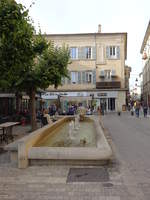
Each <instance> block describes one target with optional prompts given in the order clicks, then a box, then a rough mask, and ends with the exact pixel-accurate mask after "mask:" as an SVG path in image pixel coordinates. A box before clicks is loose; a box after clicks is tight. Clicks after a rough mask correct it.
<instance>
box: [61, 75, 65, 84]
mask: <svg viewBox="0 0 150 200" xmlns="http://www.w3.org/2000/svg"><path fill="white" fill-rule="evenodd" d="M61 84H62V85H64V84H65V77H63V78H62V79H61Z"/></svg>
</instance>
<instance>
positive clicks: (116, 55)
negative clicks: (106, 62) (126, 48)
mask: <svg viewBox="0 0 150 200" xmlns="http://www.w3.org/2000/svg"><path fill="white" fill-rule="evenodd" d="M106 55H107V58H109V59H120V47H119V46H108V47H107V48H106Z"/></svg>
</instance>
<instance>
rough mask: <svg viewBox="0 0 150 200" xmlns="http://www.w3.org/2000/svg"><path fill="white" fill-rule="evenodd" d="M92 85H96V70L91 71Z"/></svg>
mask: <svg viewBox="0 0 150 200" xmlns="http://www.w3.org/2000/svg"><path fill="white" fill-rule="evenodd" d="M93 84H96V70H93Z"/></svg>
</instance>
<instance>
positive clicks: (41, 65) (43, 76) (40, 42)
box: [0, 0, 70, 129]
mask: <svg viewBox="0 0 150 200" xmlns="http://www.w3.org/2000/svg"><path fill="white" fill-rule="evenodd" d="M28 12H29V10H27V9H26V8H25V7H24V6H23V5H22V4H17V3H16V1H14V0H1V1H0V90H4V91H5V90H7V91H14V92H18V91H26V92H27V93H28V94H29V96H30V102H31V106H30V108H31V123H32V127H33V129H35V94H36V92H37V89H38V88H41V89H46V88H47V87H48V86H49V85H54V86H55V88H57V87H58V86H59V85H61V79H62V77H68V71H67V65H68V64H69V60H70V53H69V49H68V47H66V46H65V45H64V46H63V47H59V48H58V47H55V46H54V44H53V43H52V42H48V41H47V40H46V39H45V38H44V37H43V36H42V34H41V32H39V33H38V34H37V35H36V33H35V29H34V26H33V24H32V21H31V19H30V17H29V14H28Z"/></svg>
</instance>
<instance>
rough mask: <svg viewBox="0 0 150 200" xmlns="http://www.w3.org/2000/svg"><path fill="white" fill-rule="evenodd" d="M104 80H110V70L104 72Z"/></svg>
mask: <svg viewBox="0 0 150 200" xmlns="http://www.w3.org/2000/svg"><path fill="white" fill-rule="evenodd" d="M105 79H107V80H110V79H111V70H105Z"/></svg>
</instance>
